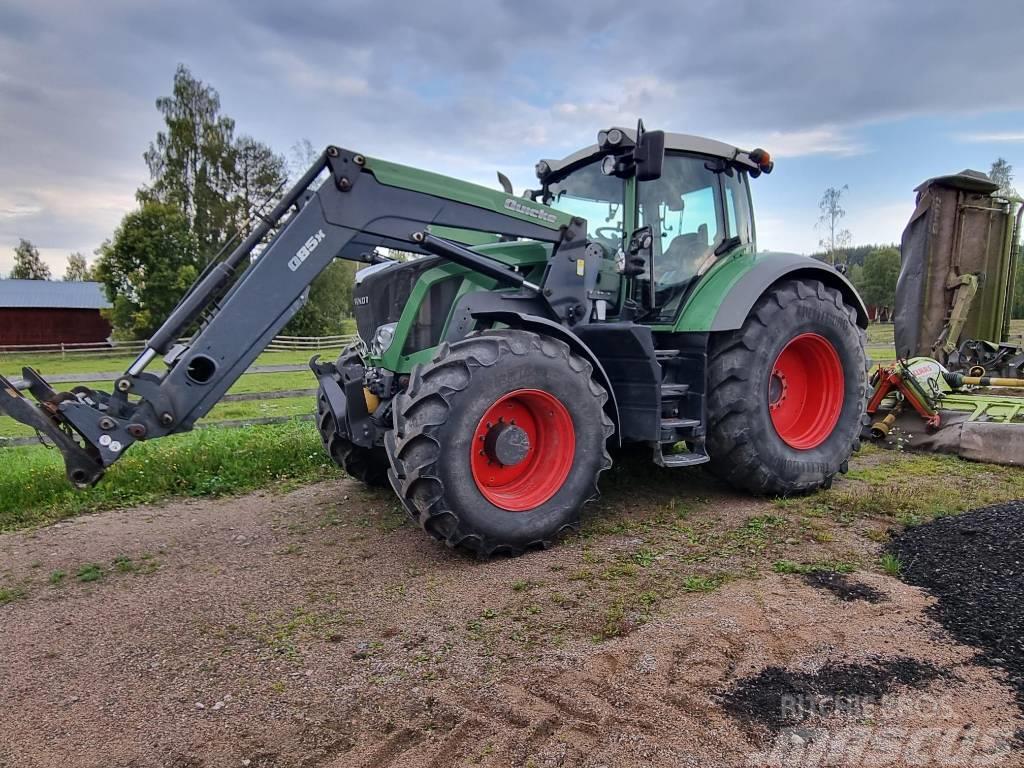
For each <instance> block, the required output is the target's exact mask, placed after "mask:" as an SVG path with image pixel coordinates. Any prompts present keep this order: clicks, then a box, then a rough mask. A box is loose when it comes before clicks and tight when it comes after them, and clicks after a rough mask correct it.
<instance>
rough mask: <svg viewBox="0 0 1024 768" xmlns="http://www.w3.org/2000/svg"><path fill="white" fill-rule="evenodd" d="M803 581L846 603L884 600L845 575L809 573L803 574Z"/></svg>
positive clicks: (868, 587)
mask: <svg viewBox="0 0 1024 768" xmlns="http://www.w3.org/2000/svg"><path fill="white" fill-rule="evenodd" d="M804 581H805V582H807V583H808V584H810V585H811V586H812V587H816V588H818V589H827V590H828V591H829V592H831V593H832V594H833V595H835V596H836V597H838V598H839V599H840V600H843V601H845V602H847V603H851V602H853V601H854V600H864V601H866V602H869V603H879V602H881V601H882V600H884V599H885V595H883V594H882V593H881V592H879V591H878V590H877V589H875V588H874V587H871V586H868V585H867V584H862V583H860V582H859V581H854V580H853V579H851V578H850V577H849V576H847V575H846V574H845V573H836V572H835V571H811V572H810V573H805V574H804Z"/></svg>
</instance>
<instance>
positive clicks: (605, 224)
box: [547, 162, 626, 249]
mask: <svg viewBox="0 0 1024 768" xmlns="http://www.w3.org/2000/svg"><path fill="white" fill-rule="evenodd" d="M625 189H626V186H625V183H624V182H623V180H622V179H618V178H615V177H614V176H605V175H604V174H602V173H601V164H600V163H599V162H593V163H590V164H589V165H585V166H583V167H582V168H580V169H579V170H576V171H573V172H572V173H571V174H569V176H567V177H566V178H564V179H562V180H561V181H558V182H555V183H554V184H552V185H551V186H550V187H549V191H550V193H551V200H550V201H548V202H547V204H548V205H550V206H551V207H552V208H556V209H558V210H559V211H563V212H565V213H568V214H570V215H572V216H579V217H580V218H582V219H586V221H587V237H589V238H590V239H591V240H596V241H599V242H602V243H603V244H604V245H607V246H609V247H611V248H612V249H617V248H619V247H620V246H621V245H622V237H623V223H622V222H623V209H624V207H625V206H624V205H623V203H624V201H625Z"/></svg>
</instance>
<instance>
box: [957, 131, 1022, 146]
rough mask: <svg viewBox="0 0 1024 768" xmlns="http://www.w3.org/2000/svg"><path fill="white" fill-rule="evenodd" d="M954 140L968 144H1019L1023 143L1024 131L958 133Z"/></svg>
mask: <svg viewBox="0 0 1024 768" xmlns="http://www.w3.org/2000/svg"><path fill="white" fill-rule="evenodd" d="M956 138H957V140H959V141H966V142H968V143H970V144H999V143H1005V144H1020V143H1021V142H1024V131H992V132H988V133H986V132H984V131H981V132H978V133H960V134H957V136H956Z"/></svg>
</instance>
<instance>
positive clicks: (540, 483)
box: [470, 389, 576, 512]
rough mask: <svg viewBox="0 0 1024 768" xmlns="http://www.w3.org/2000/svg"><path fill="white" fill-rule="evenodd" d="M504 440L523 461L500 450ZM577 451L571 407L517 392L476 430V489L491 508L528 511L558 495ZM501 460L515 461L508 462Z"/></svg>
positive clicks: (493, 407)
mask: <svg viewBox="0 0 1024 768" xmlns="http://www.w3.org/2000/svg"><path fill="white" fill-rule="evenodd" d="M496 436H497V437H496ZM502 436H503V437H504V439H505V441H506V445H509V444H511V445H513V446H515V447H514V450H517V451H518V452H519V454H521V455H522V458H519V455H516V456H514V457H510V456H509V455H508V454H507V453H502V451H501V450H500V449H499V448H497V447H496V446H495V444H496V442H497V441H498V439H499V437H502ZM524 436H525V441H528V445H525V444H524ZM575 453H576V431H575V429H573V425H572V417H571V416H570V415H569V411H568V410H567V409H566V407H565V406H564V405H562V404H561V403H560V402H559V401H558V400H556V399H555V398H554V397H553V396H552V395H550V394H548V393H547V392H544V391H542V390H539V389H517V390H515V391H514V392H509V393H508V394H507V395H503V396H502V397H500V398H498V399H497V400H495V401H494V402H493V403H492V404H491V406H490V407H489V408H488V409H487V410H486V411H485V412H484V415H483V417H482V418H481V419H480V423H479V424H477V426H476V430H475V431H474V432H473V444H472V446H471V447H470V468H471V470H472V472H473V481H474V482H475V483H476V487H477V488H478V489H479V490H480V493H481V494H483V497H484V498H485V499H487V500H488V501H489V502H491V504H493V505H494V506H496V507H499V508H500V509H504V510H507V511H508V512H526V511H527V510H530V509H534V508H535V507H539V506H540V505H541V504H543V503H544V502H546V501H547V500H548V499H550V498H551V497H552V496H554V495H555V494H556V493H557V492H558V489H559V488H561V487H562V484H563V483H564V482H565V478H566V477H568V476H569V470H570V469H571V468H572V461H573V456H574V455H575ZM499 457H503V458H505V459H509V458H514V459H516V460H515V461H514V462H513V463H509V464H503V463H502V462H501V461H500V460H499Z"/></svg>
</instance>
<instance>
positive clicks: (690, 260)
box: [654, 224, 709, 285]
mask: <svg viewBox="0 0 1024 768" xmlns="http://www.w3.org/2000/svg"><path fill="white" fill-rule="evenodd" d="M708 248H709V246H708V225H707V224H701V225H700V227H699V228H698V230H697V231H696V232H684V233H683V234H681V235H676V236H675V237H673V238H672V242H671V243H669V245H668V248H666V249H665V252H664V253H663V254H662V256H661V258H660V259H656V260H655V262H654V263H655V265H656V266H657V267H658V269H657V271H658V273H659V275H658V278H657V282H658V284H659V285H678V284H679V283H683V282H686V281H687V280H689V279H690V278H691V277H693V276H694V275H695V274H697V267H699V266H700V264H701V262H702V261H703V260H704V258H705V257H706V256H707V252H708Z"/></svg>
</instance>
